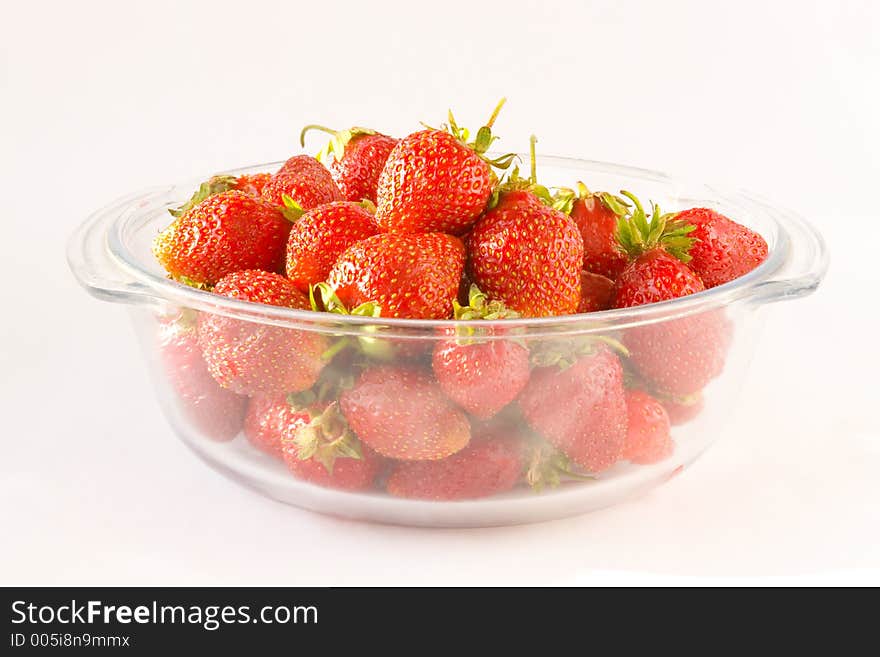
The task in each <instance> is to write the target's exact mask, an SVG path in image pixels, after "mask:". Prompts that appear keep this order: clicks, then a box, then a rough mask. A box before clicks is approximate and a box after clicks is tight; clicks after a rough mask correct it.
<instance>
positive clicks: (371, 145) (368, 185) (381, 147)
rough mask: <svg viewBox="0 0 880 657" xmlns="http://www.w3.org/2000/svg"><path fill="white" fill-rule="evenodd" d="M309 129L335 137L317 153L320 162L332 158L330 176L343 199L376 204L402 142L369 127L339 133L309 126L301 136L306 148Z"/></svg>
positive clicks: (301, 142) (317, 126)
mask: <svg viewBox="0 0 880 657" xmlns="http://www.w3.org/2000/svg"><path fill="white" fill-rule="evenodd" d="M309 130H321V131H323V132H327V133H329V134H331V135H332V138H331V139H330V141H329V142H328V143H327V145H326V146H324V148H322V149H321V152H320V153H318V159H319V160H323V161H326V158H328V157H330V156H331V155H332V157H333V161H332V162H331V163H330V174H331V175H332V176H333V180H334V181H335V182H336V185H337V186H338V187H339V190H340V191H341V192H342V196H343V197H344V198H345V199H346V200H348V201H352V202H355V203H359V202H360V201H363V200H364V199H367V200H368V201H370V202H372V203H375V202H376V188H377V187H378V185H379V175H380V174H381V173H382V169H383V167H384V166H385V162H386V161H387V160H388V156H389V155H390V154H391V151H392V150H393V149H394V147H395V146H396V145H397V142H398V141H399V140H397V139H395V138H394V137H389V136H387V135H383V134H380V133H378V132H376V131H375V130H370V129H369V128H350V129H348V130H338V131H337V130H332V129H330V128H325V127H324V126H320V125H307V126H306V127H305V128H303V130H302V132H301V133H300V136H299V140H300V144H302V145H303V146H305V137H306V133H307V132H308V131H309Z"/></svg>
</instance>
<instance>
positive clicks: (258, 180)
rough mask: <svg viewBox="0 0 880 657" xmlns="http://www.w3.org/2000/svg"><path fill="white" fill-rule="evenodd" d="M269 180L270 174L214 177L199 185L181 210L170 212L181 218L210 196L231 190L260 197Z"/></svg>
mask: <svg viewBox="0 0 880 657" xmlns="http://www.w3.org/2000/svg"><path fill="white" fill-rule="evenodd" d="M269 178H271V175H270V174H268V173H254V174H244V175H241V176H226V175H223V176H212V177H211V178H209V179H208V180H207V181H205V182H203V183H202V184H201V185H199V188H198V189H197V190H196V191H195V192H194V193H193V195H192V196H191V197H190V199H189V200H188V201H187V202H186V203H184V204H183V205H182V206H180V207H179V208H177V209H175V210H169V211H168V212H170V213H171V215H172V216H174V217H179V216H180V215H182V214H183V213H184V212H186V211H187V210H189V209H190V208H193V207H195V206H197V205H198V204H199V203H201V202H202V201H204V200H205V199H206V198H208V197H209V196H213V195H214V194H219V193H220V192H228V191H230V190H235V191H239V192H243V193H245V194H247V195H248V196H259V195H260V193H261V192H262V191H263V186H264V185H265V184H266V183H267V182H268V181H269Z"/></svg>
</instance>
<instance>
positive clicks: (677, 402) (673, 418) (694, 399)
mask: <svg viewBox="0 0 880 657" xmlns="http://www.w3.org/2000/svg"><path fill="white" fill-rule="evenodd" d="M660 402H661V403H662V404H663V408H665V409H666V413H667V415H669V422H670V423H671V424H673V425H679V424H685V423H686V422H690V421H691V420H693V419H694V418H695V417H697V416H698V415H699V414H700V413H701V412H702V410H703V395H702V394H700V393H696V394H693V395H691V396H690V397H678V398H675V397H669V398H665V399H661V400H660Z"/></svg>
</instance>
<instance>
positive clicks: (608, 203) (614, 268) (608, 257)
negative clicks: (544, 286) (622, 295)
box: [561, 183, 629, 280]
mask: <svg viewBox="0 0 880 657" xmlns="http://www.w3.org/2000/svg"><path fill="white" fill-rule="evenodd" d="M577 187H578V189H577V192H575V191H574V190H567V189H566V190H561V193H562V196H563V198H564V199H565V200H566V201H567V203H566V206H565V208H564V210H563V211H565V210H568V212H567V214H569V216H571V218H572V220H573V221H574V222H575V224H576V225H577V227H578V231H580V234H581V238H583V240H584V264H583V268H584V270H586V271H588V272H592V273H594V274H600V275H601V276H605V277H607V278H610V279H611V280H614V279H616V278H617V277H618V275H619V274H620V272H622V271H623V268H624V267H626V265H627V262H628V258H627V256H626V254H625V253H624V252H623V251H621V250H620V247H619V246H618V244H617V238H616V235H617V221H618V219H619V218H620V217H623V216H625V215H626V214H627V206H628V205H629V204H628V203H627V201H626V200H624V199H622V198H620V197H619V196H614V195H613V194H609V193H608V192H591V191H590V190H589V189H587V186H586V185H584V184H583V183H578V186H577ZM569 204H570V205H569Z"/></svg>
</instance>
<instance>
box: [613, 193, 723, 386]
mask: <svg viewBox="0 0 880 657" xmlns="http://www.w3.org/2000/svg"><path fill="white" fill-rule="evenodd" d="M626 194H627V195H628V196H629V198H631V199H632V200H633V202H634V203H635V206H636V209H635V210H634V211H633V213H632V216H631V217H630V218H629V220H621V222H620V224H619V233H618V239H619V240H620V243H621V245H622V246H623V247H624V248H625V250H626V251H627V252H628V253H630V254H632V256H633V257H634V259H633V260H632V261H631V262H630V264H629V265H627V267H626V269H624V270H623V272H622V273H621V274H620V276H619V277H618V279H617V282H616V284H615V300H614V306H615V307H616V308H629V307H632V306H640V305H643V304H647V303H656V302H659V301H667V300H670V299H676V298H679V297H683V296H686V295H688V294H694V293H696V292H701V291H703V289H704V287H703V283H702V281H701V280H700V278H699V277H698V276H697V275H696V274H695V273H694V272H693V271H691V269H690V268H688V267H687V266H686V265H685V264H684V263H685V262H686V261H687V260H689V255H688V250H689V249H690V248H691V245H692V244H693V238H691V237H689V236H688V234H689V233H691V232H693V226H690V225H686V224H682V223H681V221H680V220H679V219H677V218H675V219H673V220H670V219H671V216H670V215H663V214H661V213H660V209H659V208H658V207H656V206H655V207H654V211H653V214H652V217H651V220H650V221H649V220H648V218H647V215H645V212H644V210H643V209H642V206H641V204H640V203H639V201H638V199H637V198H636V197H635V196H633V195H631V194H628V193H626ZM623 343H624V344H625V345H626V347H627V348H628V349H629V351H630V362H631V363H632V364H633V365H634V366H635V368H636V369H637V370H638V372H639V374H640V375H641V376H642V377H643V378H644V379H645V381H646V382H647V384H648V385H649V386H650V387H651V389H652V390H655V391H657V392H658V393H659V394H661V395H672V396H676V397H680V396H687V395H691V394H694V393H696V392H699V391H700V390H702V388H703V387H704V386H705V385H706V384H707V383H708V382H709V381H710V380H712V379H713V378H715V377H716V376H718V375H719V374H720V373H721V370H722V369H723V367H724V359H725V356H726V353H727V348H728V345H729V343H730V325H729V322H728V321H727V320H726V318H725V317H724V316H723V315H722V314H720V313H719V312H717V311H712V312H708V313H702V314H695V315H690V316H688V317H684V318H682V319H674V320H666V321H661V322H657V323H654V324H646V325H644V326H638V327H634V328H631V329H628V330H627V331H626V334H625V335H624V337H623Z"/></svg>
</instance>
